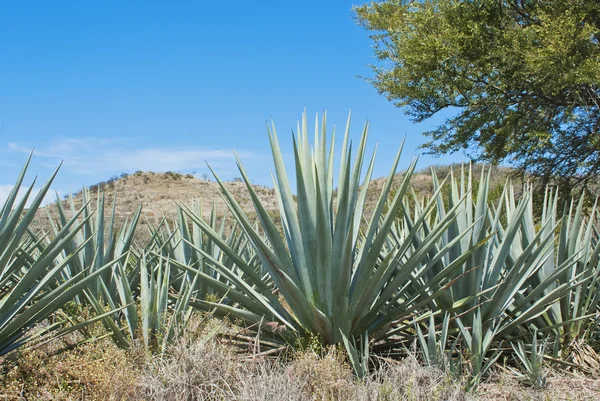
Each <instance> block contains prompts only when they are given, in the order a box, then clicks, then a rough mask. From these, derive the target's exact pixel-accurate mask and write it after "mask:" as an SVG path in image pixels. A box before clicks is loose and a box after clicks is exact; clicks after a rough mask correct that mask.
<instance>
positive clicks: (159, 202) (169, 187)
mask: <svg viewBox="0 0 600 401" xmlns="http://www.w3.org/2000/svg"><path fill="white" fill-rule="evenodd" d="M451 169H453V170H454V171H455V172H456V173H457V174H460V165H456V166H437V167H436V171H437V175H438V177H439V179H440V180H442V179H443V178H444V177H446V176H447V175H448V174H449V172H450V170H451ZM511 171H512V170H511V169H508V168H503V167H494V168H493V171H492V185H496V184H499V183H503V182H504V181H505V180H506V178H507V177H508V175H509V174H510V172H511ZM473 172H474V176H475V177H479V176H480V174H481V166H480V165H475V166H474V167H473ZM402 177H403V173H399V174H397V175H396V177H395V178H394V187H397V186H398V185H399V184H400V182H401V180H402ZM384 182H385V177H381V178H376V179H373V180H372V181H371V183H370V185H369V191H368V195H367V200H366V205H365V212H366V213H367V214H370V211H371V210H373V208H374V205H375V203H376V202H377V200H378V197H379V194H380V193H381V188H382V187H383V185H384ZM411 184H412V186H413V188H414V190H415V192H416V193H417V195H419V196H426V195H429V194H431V193H432V189H433V184H432V177H431V170H430V168H426V169H423V170H421V171H419V172H417V173H415V174H414V175H413V177H412V179H411ZM99 186H100V187H101V188H103V189H104V191H105V193H106V197H107V199H106V200H107V204H108V205H112V198H113V196H114V194H116V197H117V208H116V222H117V225H119V223H121V222H123V221H125V219H127V218H129V217H130V216H131V215H132V214H133V213H134V211H135V210H136V208H137V207H138V206H139V205H142V218H141V220H140V225H141V226H142V230H141V231H140V232H141V233H145V232H146V230H145V229H144V228H143V226H144V225H146V224H148V223H150V224H158V223H159V222H160V220H161V219H162V218H163V216H164V217H167V218H168V219H173V218H175V217H176V213H177V207H176V204H177V202H182V203H190V202H192V200H200V201H201V202H202V204H203V205H204V206H205V207H204V209H203V212H204V216H205V217H208V216H209V214H210V210H211V207H212V205H213V202H214V204H215V205H216V207H217V211H218V215H219V216H222V215H223V214H224V213H225V211H226V205H225V202H224V201H223V199H222V197H221V195H220V191H219V185H218V184H217V183H216V182H214V181H208V180H202V179H198V178H196V177H195V176H193V175H191V174H179V173H173V172H166V173H154V172H141V171H139V172H136V173H135V174H131V175H123V176H122V177H119V178H117V177H113V178H112V179H109V180H108V181H106V182H102V183H99V184H97V185H93V186H91V187H90V190H91V191H92V193H96V191H97V189H98V187H99ZM226 186H227V188H228V189H229V190H230V191H231V193H232V194H233V195H234V197H235V198H236V199H237V201H238V202H240V205H241V206H242V208H243V209H244V210H245V211H246V212H247V213H249V214H250V215H252V214H254V206H253V205H252V202H251V200H250V196H249V195H248V191H247V188H246V185H245V184H244V183H243V182H227V183H226ZM254 188H255V190H256V192H257V193H258V195H259V197H260V199H261V201H262V202H263V204H264V205H265V207H266V208H267V210H268V211H269V212H271V213H273V215H276V214H277V213H278V212H277V210H278V206H277V198H276V196H275V191H274V189H273V188H268V187H265V186H259V185H254ZM74 199H75V204H76V206H80V205H81V193H77V194H75V196H74ZM63 202H64V205H65V207H67V203H66V201H63ZM46 208H49V210H50V212H51V214H52V215H53V216H56V215H57V213H56V206H55V205H50V206H47V207H46ZM46 208H43V209H42V210H40V211H39V212H38V219H37V223H36V228H39V229H48V228H49V226H48V221H47V215H46V210H44V209H46Z"/></svg>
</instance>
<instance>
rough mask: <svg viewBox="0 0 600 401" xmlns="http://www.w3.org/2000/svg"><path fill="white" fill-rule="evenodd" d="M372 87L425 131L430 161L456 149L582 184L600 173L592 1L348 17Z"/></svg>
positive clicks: (483, 3)
mask: <svg viewBox="0 0 600 401" xmlns="http://www.w3.org/2000/svg"><path fill="white" fill-rule="evenodd" d="M355 11H356V16H357V19H358V21H359V23H360V24H361V25H363V26H364V27H365V28H366V29H368V30H370V31H371V32H372V34H371V38H372V39H373V40H374V42H375V54H376V57H377V59H378V60H379V61H380V62H381V64H380V65H379V66H374V67H373V69H374V76H373V77H372V78H371V79H370V81H371V82H372V84H373V85H374V86H375V87H376V88H377V89H378V91H379V92H380V93H382V94H385V95H386V96H387V97H388V99H389V100H390V101H392V102H393V103H394V104H395V105H397V106H401V107H406V112H407V114H408V115H410V116H411V117H413V118H414V120H415V121H417V122H420V121H423V120H426V119H428V118H430V117H432V116H433V115H435V114H437V113H438V112H440V111H442V110H447V111H448V112H449V113H448V114H446V113H444V115H451V117H449V118H447V119H446V120H445V121H444V122H443V123H442V124H440V125H439V126H437V127H436V129H434V130H432V131H429V132H427V133H426V134H427V135H428V136H429V138H430V141H429V142H428V143H426V144H425V145H424V147H426V148H428V149H429V151H430V153H433V154H441V153H448V152H454V151H459V150H463V151H465V152H467V153H469V154H471V155H472V156H473V157H474V158H477V159H478V160H481V161H485V162H492V163H498V162H500V161H510V162H512V163H514V164H515V165H517V166H519V167H520V168H522V169H523V171H528V172H531V173H533V174H535V175H537V176H539V177H543V178H545V179H544V180H539V183H541V184H545V183H547V182H548V179H549V178H550V177H555V178H557V177H561V178H562V181H563V183H562V184H563V185H564V184H568V185H586V184H588V183H589V179H590V178H592V177H594V175H595V174H597V173H600V132H599V131H600V112H599V107H600V46H599V41H600V7H599V6H598V1H597V0H569V1H564V0H510V1H509V0H493V1H492V0H473V1H459V0H424V1H423V0H421V1H416V0H387V1H384V2H378V3H369V4H365V5H362V6H358V7H356V8H355Z"/></svg>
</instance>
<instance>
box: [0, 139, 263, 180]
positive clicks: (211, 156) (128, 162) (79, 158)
mask: <svg viewBox="0 0 600 401" xmlns="http://www.w3.org/2000/svg"><path fill="white" fill-rule="evenodd" d="M134 142H135V141H134V140H132V139H101V138H61V139H59V140H54V141H53V142H52V143H51V144H50V145H49V146H46V147H42V148H36V149H35V152H34V154H35V155H36V157H43V158H47V159H49V161H51V163H48V164H49V165H53V166H55V165H56V163H57V162H60V161H63V168H64V169H66V170H68V171H71V172H73V173H77V174H84V175H97V174H111V173H116V172H133V171H136V170H142V171H181V170H187V171H189V170H194V169H203V168H205V167H206V164H205V161H208V162H209V163H210V164H211V165H213V166H217V167H218V166H221V165H227V166H230V167H233V166H235V163H234V162H233V160H234V158H235V155H234V151H233V149H207V148H195V147H190V148H185V149H183V148H135V143H134ZM8 149H9V150H10V151H12V152H22V153H29V152H31V149H30V148H29V147H27V146H26V145H24V144H22V143H19V142H10V143H9V144H8ZM238 154H239V155H240V157H242V158H244V159H249V158H256V157H258V156H257V155H256V154H254V153H252V152H245V151H241V152H238ZM225 162H227V163H225Z"/></svg>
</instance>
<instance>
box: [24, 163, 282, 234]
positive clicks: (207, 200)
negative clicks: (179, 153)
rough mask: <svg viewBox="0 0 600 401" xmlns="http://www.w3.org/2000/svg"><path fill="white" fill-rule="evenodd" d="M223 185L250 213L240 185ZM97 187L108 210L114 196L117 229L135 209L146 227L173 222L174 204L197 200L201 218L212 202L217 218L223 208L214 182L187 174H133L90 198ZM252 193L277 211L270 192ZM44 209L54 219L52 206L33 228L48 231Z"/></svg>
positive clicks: (40, 214)
mask: <svg viewBox="0 0 600 401" xmlns="http://www.w3.org/2000/svg"><path fill="white" fill-rule="evenodd" d="M225 185H226V186H227V188H228V189H229V190H230V191H231V193H232V194H233V195H234V197H235V198H236V200H237V201H238V202H239V203H240V205H241V206H242V208H243V209H244V210H245V211H247V212H253V211H254V207H253V206H252V202H251V200H250V196H249V194H248V190H247V188H246V185H245V184H244V183H243V182H227V183H226V184H225ZM98 186H101V187H102V189H104V193H105V197H106V201H105V203H106V205H108V206H112V202H113V196H114V195H115V194H116V199H117V205H116V216H115V221H116V222H117V225H119V223H122V222H123V221H125V219H127V218H130V217H131V216H132V215H133V213H134V212H135V210H136V208H137V207H138V206H139V205H142V214H141V219H140V224H141V225H142V226H144V225H146V224H147V223H151V224H158V223H159V222H160V221H161V220H162V218H163V216H164V217H167V218H168V219H173V218H175V217H176V215H177V206H176V205H177V202H182V203H186V204H189V203H191V202H192V200H195V199H198V200H200V201H201V202H202V204H203V206H204V207H203V214H204V216H205V217H208V216H209V215H210V210H211V208H212V205H213V202H214V204H215V205H216V208H217V211H218V215H223V214H224V213H225V210H226V208H227V206H226V204H225V201H224V200H223V198H222V197H221V195H220V191H219V185H218V184H217V183H216V182H214V181H213V182H211V181H206V180H199V179H197V178H195V177H194V176H193V175H191V174H187V175H186V174H179V173H172V172H167V173H153V172H137V173H135V174H131V175H124V176H122V177H121V178H118V179H117V178H114V179H111V180H108V181H107V182H103V183H99V185H93V186H91V187H90V190H91V191H92V195H95V194H97V191H98ZM254 189H255V190H256V192H257V193H258V196H259V197H260V199H261V201H262V202H263V204H264V205H265V207H266V208H267V210H269V211H273V212H274V211H275V210H277V198H276V196H275V190H274V189H272V188H267V187H263V186H258V185H255V186H254ZM95 200H96V198H95V197H94V201H95ZM74 201H75V205H76V207H80V206H81V204H82V203H81V192H79V193H77V194H75V195H74ZM63 204H64V205H65V207H68V202H67V201H66V200H63ZM46 209H48V210H49V211H50V214H51V215H52V216H53V217H55V216H57V209H56V205H55V204H53V205H49V206H47V207H45V208H42V209H40V211H39V212H38V216H37V217H38V218H37V222H36V225H35V227H36V228H40V229H47V228H49V225H48V219H47V211H46ZM107 212H108V210H107Z"/></svg>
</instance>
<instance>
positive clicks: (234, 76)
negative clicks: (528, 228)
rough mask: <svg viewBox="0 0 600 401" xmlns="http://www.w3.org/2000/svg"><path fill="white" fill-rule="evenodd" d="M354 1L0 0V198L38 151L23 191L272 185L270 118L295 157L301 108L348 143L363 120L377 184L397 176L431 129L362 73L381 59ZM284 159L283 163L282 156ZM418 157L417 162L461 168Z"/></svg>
mask: <svg viewBox="0 0 600 401" xmlns="http://www.w3.org/2000/svg"><path fill="white" fill-rule="evenodd" d="M352 5H353V2H346V1H332V2H321V1H319V2H317V1H304V2H287V1H262V2H247V1H243V2H238V1H229V2H200V1H195V2H191V1H190V2H186V1H180V2H153V1H145V2H138V1H119V2H117V1H82V2H76V1H52V2H16V1H15V2H3V3H2V5H1V6H0V52H1V62H0V197H2V193H3V192H2V191H3V190H2V188H4V190H6V188H9V186H10V185H11V184H12V183H13V182H14V180H15V178H16V176H17V174H18V171H19V169H20V168H21V165H22V163H23V162H24V161H25V159H26V157H27V154H28V153H29V152H30V151H31V149H33V148H35V153H34V159H33V163H32V167H31V169H30V174H29V177H30V179H29V180H28V182H30V181H31V179H32V178H33V176H34V175H39V176H40V178H41V179H45V178H47V177H48V176H49V175H50V174H51V172H52V170H53V169H54V168H55V167H56V166H57V165H58V164H59V163H60V161H61V160H64V165H63V167H62V168H61V171H60V173H59V175H58V178H57V179H56V181H55V185H54V186H55V188H56V189H57V190H59V191H60V192H61V193H66V192H68V191H73V190H77V189H78V188H80V187H81V186H82V185H91V184H94V183H96V182H98V181H101V180H106V179H107V178H109V177H110V176H112V175H115V174H120V173H122V172H128V173H131V172H134V171H136V170H152V171H167V170H173V171H180V172H184V173H191V172H196V174H197V175H201V174H202V173H204V172H206V171H207V168H206V165H205V160H206V161H208V162H209V163H210V164H211V165H213V166H214V167H215V169H216V170H217V172H218V173H219V174H220V175H221V176H222V177H223V178H225V179H231V178H232V177H234V176H237V175H239V174H238V173H236V170H235V161H234V159H233V149H236V150H237V151H238V152H239V153H240V154H241V156H242V160H243V162H244V165H245V166H246V169H247V170H248V173H249V176H250V178H251V179H252V180H253V181H254V182H255V183H258V184H270V172H269V171H270V168H271V160H270V156H269V148H268V138H267V135H266V129H265V121H266V120H269V119H271V118H273V120H274V121H275V124H276V126H277V129H278V132H279V134H280V136H281V137H282V139H283V141H282V145H283V147H284V150H286V151H288V153H287V154H288V155H290V153H289V151H290V150H291V148H290V135H289V133H291V130H292V129H293V128H295V126H296V121H297V119H298V118H299V117H300V116H301V112H302V110H303V108H304V107H306V108H307V110H308V113H309V116H310V117H311V119H312V118H314V115H315V113H317V112H321V111H322V110H324V109H327V111H328V122H329V125H330V126H332V125H333V124H334V123H336V125H337V126H338V128H342V126H343V125H344V124H345V120H346V116H347V113H348V111H349V110H350V109H351V108H352V114H353V129H352V130H351V132H352V136H353V137H354V138H357V137H358V136H359V135H360V132H361V129H362V125H363V124H364V122H365V120H366V119H367V118H368V119H369V120H370V121H371V130H370V145H371V147H373V146H374V145H375V144H376V143H378V144H379V151H378V158H377V160H378V161H377V164H376V170H375V175H376V176H381V175H385V174H386V173H387V172H388V169H389V166H390V164H391V162H392V159H393V156H394V154H395V152H396V151H397V149H398V146H399V144H400V143H401V141H402V138H403V137H404V136H405V135H406V137H407V140H406V146H405V152H404V154H403V159H402V164H401V167H405V166H406V165H407V164H408V163H409V162H410V159H411V158H412V157H413V155H415V154H417V153H420V152H421V151H420V150H418V149H417V148H418V146H419V145H420V144H422V143H423V142H424V141H425V138H424V137H423V136H422V135H421V134H420V133H421V132H423V131H425V130H426V129H428V128H430V127H431V126H432V124H434V123H435V121H433V122H426V123H422V124H413V123H412V122H410V121H409V119H408V118H407V117H406V116H405V115H404V114H403V112H402V110H400V109H398V108H396V107H394V106H392V105H391V104H390V103H389V102H388V101H387V100H386V99H385V98H384V97H383V96H381V95H379V94H378V93H377V91H376V90H375V89H374V88H373V87H372V86H371V85H370V84H368V83H367V82H366V81H365V80H364V79H361V78H359V77H358V76H369V75H370V73H371V72H370V68H369V67H368V65H369V64H370V63H373V62H375V60H374V58H373V51H372V47H371V45H372V43H371V40H370V39H369V38H368V37H367V32H366V31H364V30H363V29H362V28H361V27H359V26H358V25H356V23H355V21H354V20H353V15H352V11H351V7H352ZM290 156H291V155H290ZM461 159H463V156H462V155H454V156H445V157H442V158H432V157H429V156H423V157H421V159H420V163H419V166H420V167H426V166H428V165H430V164H435V163H440V164H443V163H448V162H455V161H460V160H461Z"/></svg>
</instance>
